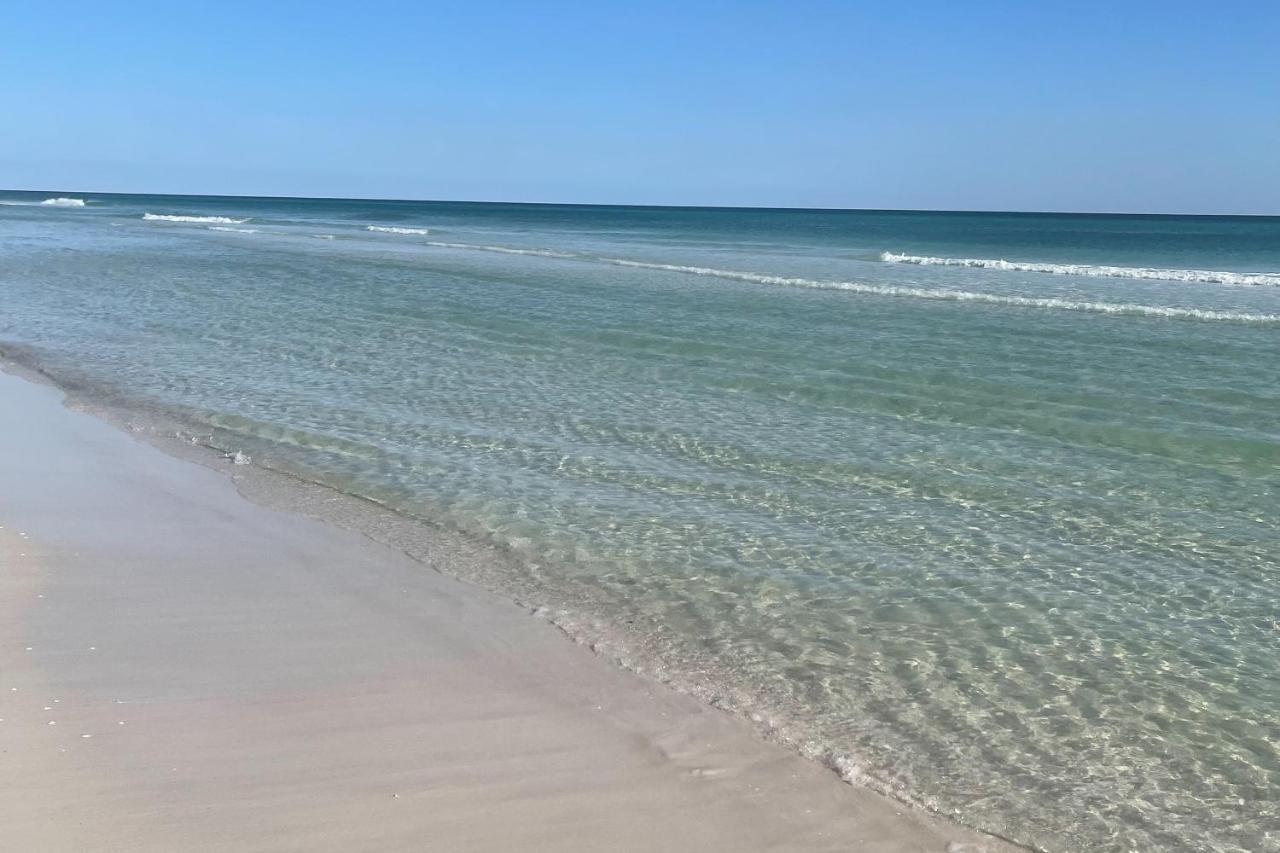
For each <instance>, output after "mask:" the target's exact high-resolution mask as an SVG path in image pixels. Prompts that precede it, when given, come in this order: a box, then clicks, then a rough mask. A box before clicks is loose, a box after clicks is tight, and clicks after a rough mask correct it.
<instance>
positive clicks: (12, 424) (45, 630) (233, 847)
mask: <svg viewBox="0 0 1280 853" xmlns="http://www.w3.org/2000/svg"><path fill="white" fill-rule="evenodd" d="M0 525H3V529H0V720H3V721H2V722H0V849H3V850H5V851H10V850H12V851H15V853H18V851H21V853H26V851H32V853H62V851H68V852H69V851H75V853H87V852H89V851H165V853H172V852H173V851H236V853H244V851H307V852H308V853H318V852H319V851H343V853H351V851H420V850H421V851H425V850H433V851H436V850H439V851H499V850H501V851H516V850H519V851H526V850H532V851H551V850H555V851H612V850H620V851H621V850H625V851H648V850H652V851H684V850H697V851H703V850H707V851H721V850H723V851H754V850H831V851H836V850H839V851H850V850H866V851H871V850H874V851H939V853H941V851H944V850H947V849H948V845H952V847H951V849H953V850H961V849H963V850H966V851H969V850H972V851H977V850H980V849H986V850H991V851H996V850H1006V849H1008V848H1007V847H1006V846H1004V845H1002V844H1000V843H998V842H993V841H990V840H984V839H981V838H979V837H977V836H975V835H973V834H972V833H968V832H966V831H963V830H960V829H958V828H956V827H954V826H951V825H949V824H947V823H945V822H943V821H940V820H937V819H935V818H932V817H930V816H928V815H925V814H922V813H920V812H917V811H912V810H909V809H906V808H904V807H902V806H900V805H898V804H897V803H894V802H892V801H889V800H887V799H884V798H882V797H880V796H878V795H876V794H873V793H871V792H868V791H864V790H860V789H856V788H853V787H850V786H848V785H845V784H844V783H842V782H840V781H839V780H838V779H837V778H836V777H835V776H834V775H833V774H832V773H830V772H828V771H826V770H825V769H823V768H821V767H818V766H817V765H815V764H812V763H810V762H808V761H805V760H803V759H801V758H799V757H798V756H796V755H794V754H792V753H791V752H789V751H787V750H786V749H784V748H782V747H778V746H774V745H770V744H767V743H764V742H762V741H760V740H758V739H757V738H756V737H755V736H754V734H753V733H752V732H751V731H749V729H748V728H747V727H746V725H745V724H743V723H741V722H740V721H738V720H736V719H734V718H732V717H730V716H728V715H726V714H724V713H722V712H720V711H716V710H714V709H710V708H707V707H705V706H703V705H701V704H700V703H698V702H697V701H695V700H693V699H691V698H689V697H685V696H680V695H676V694H675V693H673V692H671V691H670V690H668V689H667V688H665V687H662V686H661V685H655V684H652V683H649V682H646V681H644V680H642V679H640V678H637V677H635V676H632V675H629V674H627V673H624V672H621V671H619V670H616V669H615V668H613V667H612V666H610V665H609V664H608V663H606V662H604V661H603V660H600V659H598V658H596V657H595V656H593V655H592V654H591V653H590V652H589V651H587V650H585V649H583V648H581V647H579V646H576V645H574V644H573V643H571V642H569V641H567V640H566V639H565V638H564V637H563V636H562V635H561V634H560V633H559V632H557V631H556V630H555V629H554V628H552V627H551V626H549V625H548V624H546V623H545V622H543V621H541V620H538V619H533V618H530V617H529V616H528V615H527V614H526V613H525V612H524V611H523V610H522V609H520V608H518V607H516V606H515V605H513V604H510V603H507V602H505V601H503V600H501V599H499V598H497V597H495V596H492V595H489V594H487V593H484V592H482V591H479V590H477V589H474V588H472V587H469V586H466V585H464V584H461V583H458V582H455V581H452V580H450V579H448V578H446V577H443V576H441V575H439V574H436V573H434V572H432V571H430V570H428V569H425V568H424V567H423V566H422V565H420V564H418V563H416V562H413V561H411V560H409V559H408V558H406V557H404V556H402V555H400V554H398V553H396V552H394V551H392V550H390V549H387V548H384V547H382V546H379V545H376V544H374V543H371V542H370V541H368V540H367V539H365V538H363V537H361V536H359V535H357V534H354V533H349V532H346V531H343V530H339V529H337V528H334V527H331V526H327V525H324V524H322V523H319V522H316V521H312V520H309V519H305V518H302V517H300V516H295V515H292V514H287V513H280V512H275V511H271V510H268V509H264V508H262V507H260V506H257V505H256V504H253V503H250V502H249V501H247V500H245V499H244V498H242V497H241V496H240V495H239V494H238V493H237V492H236V490H235V488H234V486H233V484H232V483H231V481H230V480H229V479H228V478H227V477H225V476H223V475H222V474H220V473H218V472H215V471H211V470H208V469H206V468H203V467H201V466H199V465H196V464H193V463H189V462H184V461H180V460H178V459H174V458H172V457H170V456H167V455H165V454H164V453H162V452H161V451H159V450H157V449H155V448H153V447H151V446H148V445H146V444H143V443H141V442H139V441H137V440H136V439H134V438H133V437H131V436H129V435H127V434H126V433H124V432H121V431H118V430H116V429H115V428H113V427H111V426H108V425H107V424H106V423H104V422H102V421H99V420H96V419H95V418H93V417H91V416H89V415H86V414H83V413H79V412H75V411H71V410H68V409H66V408H64V407H63V406H62V404H61V394H59V393H58V392H57V391H56V390H54V389H52V388H49V387H47V386H43V385H37V384H34V383H31V382H28V381H26V380H24V379H20V378H17V377H15V376H11V375H4V374H0ZM970 844H972V845H973V846H972V847H970V846H967V845H970Z"/></svg>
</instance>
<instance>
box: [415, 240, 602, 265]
mask: <svg viewBox="0 0 1280 853" xmlns="http://www.w3.org/2000/svg"><path fill="white" fill-rule="evenodd" d="M427 245H428V246H435V247H436V248H438V249H471V250H472V251H476V252H498V253H499V254H503V255H536V256H538V257H540V258H564V259H565V260H573V261H591V260H601V259H600V258H593V257H591V256H590V255H579V254H575V253H573V252H556V251H553V250H551V249H517V248H515V247H513V246H483V245H479V244H477V243H442V242H440V241H438V240H428V241H427Z"/></svg>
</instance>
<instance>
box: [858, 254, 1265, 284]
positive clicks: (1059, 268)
mask: <svg viewBox="0 0 1280 853" xmlns="http://www.w3.org/2000/svg"><path fill="white" fill-rule="evenodd" d="M880 260H882V261H884V262H885V263H889V264H916V265H918V266H924V267H931V266H938V267H974V268H978V269H988V270H1007V271H1012V272H1040V273H1049V274H1051V275H1082V276H1089V277H1091V278H1129V279H1148V280H1156V281H1184V282H1203V283H1207V284H1240V285H1275V286H1280V274H1277V273H1245V272H1219V271H1217V270H1174V269H1155V268H1151V267H1116V266H1098V265H1093V264H1047V263H1033V262H1029V261H1006V260H997V259H994V258H931V257H927V256H923V255H900V254H897V253H895V252H882V253H881V254H880Z"/></svg>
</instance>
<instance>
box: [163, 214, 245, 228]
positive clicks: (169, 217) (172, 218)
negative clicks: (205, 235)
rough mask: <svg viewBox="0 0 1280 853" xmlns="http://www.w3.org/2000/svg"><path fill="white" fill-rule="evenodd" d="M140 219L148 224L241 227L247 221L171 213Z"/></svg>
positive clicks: (225, 217) (226, 217)
mask: <svg viewBox="0 0 1280 853" xmlns="http://www.w3.org/2000/svg"><path fill="white" fill-rule="evenodd" d="M142 218H143V219H145V220H147V221H148V222H199V223H204V224H209V223H213V224H215V225H241V224H243V223H245V222H248V221H249V220H248V219H247V218H246V219H232V218H231V217H229V216H179V215H177V214H171V213H144V214H142Z"/></svg>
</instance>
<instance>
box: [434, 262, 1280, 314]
mask: <svg viewBox="0 0 1280 853" xmlns="http://www.w3.org/2000/svg"><path fill="white" fill-rule="evenodd" d="M427 245H428V246H437V247H440V248H445V249H471V250H474V251H481V252H500V253H502V254H508V255H537V256H539V257H545V258H563V259H566V260H577V261H588V262H595V263H605V264H612V265H614V266H619V267H633V268H636V269H649V270H660V271H663V272H676V273H683V274H685V275H699V276H708V277H711V278H722V279H728V280H730V281H746V282H751V283H753V284H768V285H774V286H779V287H802V288H808V289H812V290H843V291H846V292H849V293H863V294H867V295H871V296H893V297H899V298H907V299H932V300H938V301H944V302H969V303H977V304H983V305H1007V306H1010V307H1015V308H1044V309H1052V310H1059V311H1087V312H1091V313H1095V314H1127V315H1132V316H1139V317H1165V318H1170V319H1179V320H1225V321H1229V322H1236V323H1264V324H1272V323H1280V314H1263V313H1255V312H1252V311H1217V310H1212V309H1207V308H1182V307H1177V306H1172V305H1141V304H1138V303H1132V302H1088V301H1082V300H1075V299H1061V298H1058V297H1052V296H1012V295H1004V294H998V293H981V292H975V291H970V290H946V289H941V288H926V287H901V286H898V285H881V284H863V283H861V282H856V281H821V280H816V279H809V278H792V277H788V276H779V275H766V274H763V273H754V272H739V271H737V270H723V269H716V268H714V267H697V266H685V265H683V264H662V263H655V262H651V261H634V260H631V259H629V258H607V257H596V256H592V255H582V254H573V253H570V252H556V251H551V250H548V249H517V248H514V247H511V246H486V245H481V244H476V243H443V242H437V241H428V242H427Z"/></svg>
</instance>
